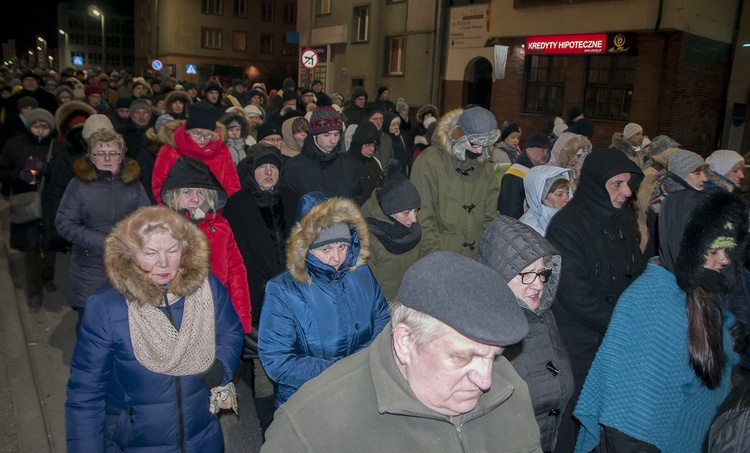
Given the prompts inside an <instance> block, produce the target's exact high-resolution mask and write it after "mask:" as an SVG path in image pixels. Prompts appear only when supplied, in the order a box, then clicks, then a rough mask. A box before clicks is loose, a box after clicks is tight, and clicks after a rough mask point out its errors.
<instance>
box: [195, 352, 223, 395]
mask: <svg viewBox="0 0 750 453" xmlns="http://www.w3.org/2000/svg"><path fill="white" fill-rule="evenodd" d="M196 377H197V378H198V380H199V381H201V382H202V383H203V385H205V386H206V388H207V389H209V390H211V389H212V388H214V387H217V386H219V385H221V379H222V378H223V377H224V367H223V366H222V364H221V362H220V361H218V360H216V359H214V363H212V364H211V366H210V367H209V368H208V369H207V370H206V371H204V372H203V373H201V374H199V375H197V376H196Z"/></svg>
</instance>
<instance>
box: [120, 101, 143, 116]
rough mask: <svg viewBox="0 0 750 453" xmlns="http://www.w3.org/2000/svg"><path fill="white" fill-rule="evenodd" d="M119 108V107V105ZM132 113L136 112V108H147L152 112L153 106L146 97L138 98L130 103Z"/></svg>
mask: <svg viewBox="0 0 750 453" xmlns="http://www.w3.org/2000/svg"><path fill="white" fill-rule="evenodd" d="M118 108H119V107H118ZM129 109H130V114H131V115H132V114H133V113H135V111H136V110H145V111H147V112H149V113H151V106H150V105H148V102H146V100H145V99H140V98H139V99H136V100H134V101H133V102H131V103H130V107H129Z"/></svg>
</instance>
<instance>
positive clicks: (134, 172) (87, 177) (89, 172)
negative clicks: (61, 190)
mask: <svg viewBox="0 0 750 453" xmlns="http://www.w3.org/2000/svg"><path fill="white" fill-rule="evenodd" d="M120 167H121V168H122V170H121V171H120V174H119V175H117V177H118V178H119V179H120V180H122V182H124V183H125V184H130V183H132V182H136V181H138V178H140V177H141V167H139V166H138V162H136V161H135V160H133V159H131V158H129V157H126V158H124V159H123V160H122V163H121V164H120ZM73 172H75V175H76V178H78V179H80V180H81V181H83V182H94V181H96V180H97V179H98V178H99V174H98V172H97V171H96V166H94V164H93V163H92V162H91V160H90V159H89V156H83V157H81V158H80V159H77V160H76V161H75V162H74V163H73Z"/></svg>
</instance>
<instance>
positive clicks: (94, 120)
mask: <svg viewBox="0 0 750 453" xmlns="http://www.w3.org/2000/svg"><path fill="white" fill-rule="evenodd" d="M99 129H108V130H114V129H115V128H114V126H112V121H110V120H109V117H107V115H102V114H101V113H97V114H95V115H91V116H90V117H88V118H87V119H86V122H85V123H83V133H82V134H81V135H82V136H83V139H84V140H88V139H89V137H90V136H91V134H92V133H94V132H95V131H98V130H99Z"/></svg>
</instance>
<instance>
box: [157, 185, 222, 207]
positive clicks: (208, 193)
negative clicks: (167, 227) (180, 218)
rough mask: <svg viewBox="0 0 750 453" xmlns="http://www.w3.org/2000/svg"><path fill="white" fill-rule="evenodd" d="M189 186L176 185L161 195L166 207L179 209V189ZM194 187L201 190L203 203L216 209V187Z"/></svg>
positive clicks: (217, 199) (217, 198)
mask: <svg viewBox="0 0 750 453" xmlns="http://www.w3.org/2000/svg"><path fill="white" fill-rule="evenodd" d="M189 188H190V187H178V188H176V189H172V190H168V191H167V192H166V193H165V194H164V196H163V197H162V201H163V202H164V205H165V206H167V207H168V208H170V209H172V210H174V211H179V210H180V191H181V190H182V189H189ZM196 189H198V190H200V191H202V192H203V195H205V197H206V201H205V203H206V204H207V205H208V207H209V208H211V210H213V211H215V210H216V204H217V203H218V201H219V192H218V191H217V190H216V189H205V188H203V187H196Z"/></svg>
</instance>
